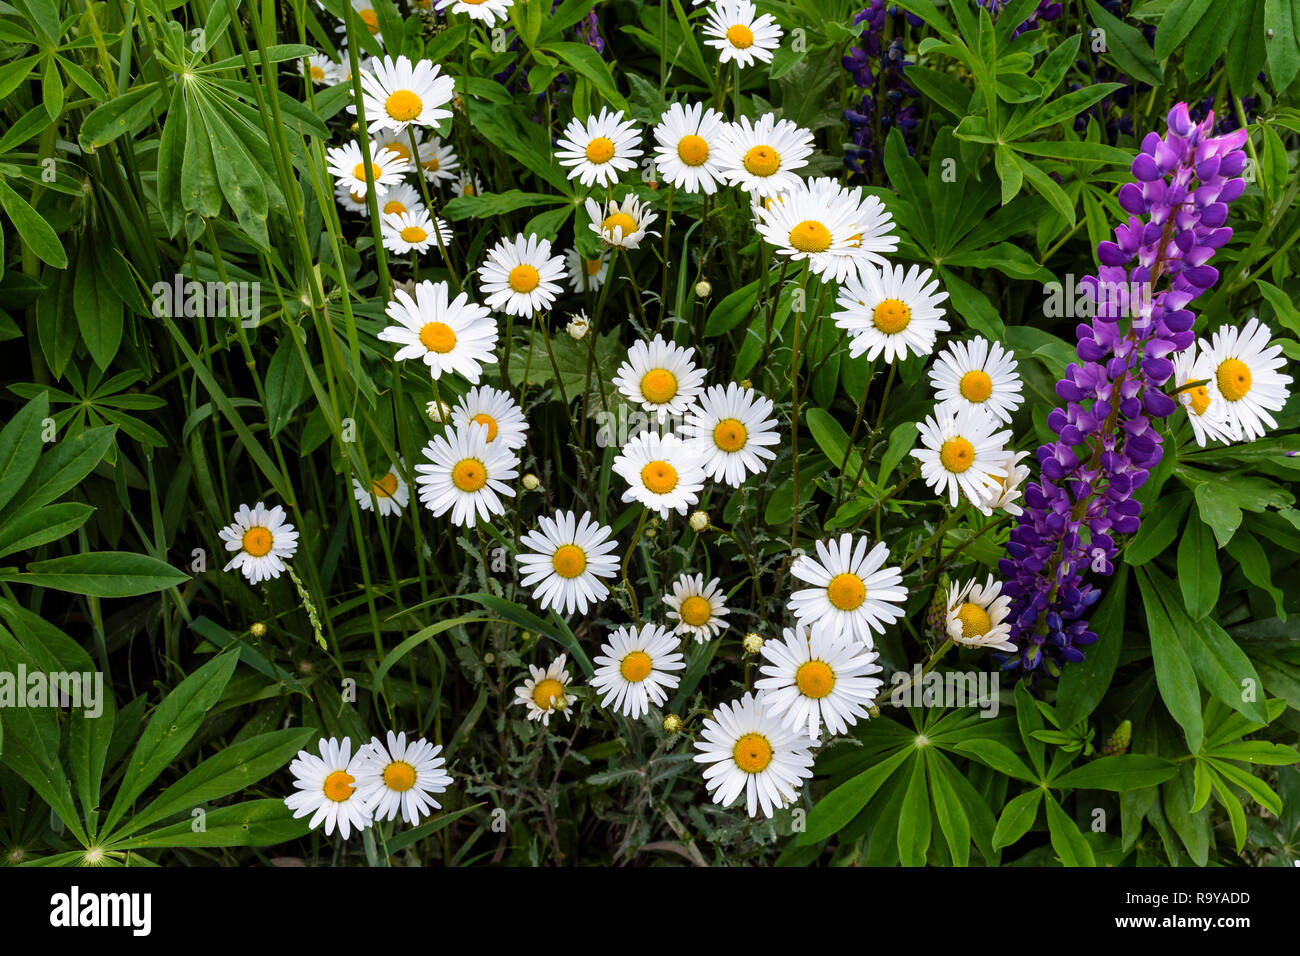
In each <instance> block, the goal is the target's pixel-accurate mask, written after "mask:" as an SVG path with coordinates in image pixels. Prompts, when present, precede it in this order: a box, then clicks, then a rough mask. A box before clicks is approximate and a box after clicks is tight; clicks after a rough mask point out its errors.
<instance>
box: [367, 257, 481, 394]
mask: <svg viewBox="0 0 1300 956" xmlns="http://www.w3.org/2000/svg"><path fill="white" fill-rule="evenodd" d="M386 312H387V314H388V317H389V318H390V319H392V320H393V321H394V322H396V323H397V324H396V325H390V326H388V327H387V328H385V329H384V330H383V331H382V332H380V333H379V336H378V338H379V341H381V342H394V343H396V344H398V345H400V346H401V348H400V349H398V350H397V354H396V355H394V356H393V360H394V361H396V362H405V361H408V360H410V359H420V360H422V361H423V362H424V364H425V365H427V366H429V374H430V375H431V376H432V377H433V378H434V379H438V378H441V377H442V376H443V375H445V374H446V373H448V372H455V373H456V374H458V375H460V376H461V377H462V378H464V379H465V381H467V382H469V383H470V384H476V383H477V382H478V380H479V376H480V374H482V371H483V366H484V365H488V364H496V361H497V356H496V344H497V324H496V321H495V320H494V319H493V318H492V314H491V313H490V312H489V311H488V310H487V309H486V308H484V307H483V306H481V305H475V304H474V303H472V302H470V301H469V296H468V295H466V294H465V293H464V292H462V293H460V294H459V295H457V296H456V298H455V299H451V300H450V301H449V300H448V288H447V283H445V282H429V281H428V280H427V279H426V280H425V281H423V282H420V283H419V284H418V285H416V287H415V295H414V296H412V295H411V294H410V293H408V292H407V291H406V290H405V289H396V290H394V292H393V300H392V301H391V302H389V303H388V308H387V310H386Z"/></svg>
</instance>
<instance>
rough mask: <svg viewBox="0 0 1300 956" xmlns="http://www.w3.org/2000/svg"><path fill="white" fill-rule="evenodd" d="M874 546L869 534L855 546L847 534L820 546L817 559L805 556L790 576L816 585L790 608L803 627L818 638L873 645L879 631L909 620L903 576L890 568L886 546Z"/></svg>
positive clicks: (792, 600)
mask: <svg viewBox="0 0 1300 956" xmlns="http://www.w3.org/2000/svg"><path fill="white" fill-rule="evenodd" d="M869 547H870V542H869V541H868V540H867V538H866V536H865V535H864V536H863V537H861V538H859V539H858V541H857V543H856V545H855V544H854V541H853V535H851V534H849V533H848V532H847V531H846V532H845V533H844V534H842V535H840V537H839V540H838V541H837V540H835V539H832V540H830V541H818V542H817V543H816V551H817V557H816V558H813V557H812V556H811V555H807V554H804V555H800V556H799V557H798V558H796V559H795V561H794V563H793V564H792V565H790V573H791V574H793V575H794V576H795V577H796V578H798V579H799V580H800V581H804V582H806V583H808V584H811V585H812V587H810V588H802V589H800V590H798V591H795V592H794V593H793V594H791V595H790V601H789V604H788V605H787V606H788V607H789V608H790V610H791V611H792V612H793V613H794V616H795V617H796V618H797V619H798V621H799V623H800V624H801V625H804V626H805V627H810V628H812V631H813V633H815V634H823V633H825V634H829V635H830V636H831V637H832V638H838V639H839V640H843V641H848V640H854V641H857V642H859V643H861V644H866V645H868V646H870V645H872V644H873V643H874V641H873V639H872V636H871V632H872V630H873V629H874V630H875V631H877V632H879V633H881V634H884V633H885V625H886V624H891V623H893V622H894V621H895V620H897V619H898V618H900V617H902V616H903V609H902V608H901V607H899V606H898V605H900V604H902V603H903V602H904V601H906V600H907V591H906V589H904V588H903V587H902V583H903V574H902V572H901V571H899V569H898V568H896V567H888V568H887V567H884V564H885V562H886V561H888V560H889V548H888V547H886V546H885V544H884V542H880V543H878V544H877V545H876V546H875V547H874V548H871V550H870V551H868V550H867V549H868V548H869Z"/></svg>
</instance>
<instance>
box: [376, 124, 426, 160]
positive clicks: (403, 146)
mask: <svg viewBox="0 0 1300 956" xmlns="http://www.w3.org/2000/svg"><path fill="white" fill-rule="evenodd" d="M412 136H414V137H415V145H416V147H417V148H419V146H420V145H421V144H422V143H423V142H424V130H423V129H421V128H420V127H418V126H412V127H409V128H407V129H404V130H395V129H381V130H379V131H378V132H377V133H375V135H374V140H373V142H374V145H375V149H377V150H379V149H386V150H388V151H389V152H393V153H396V154H397V155H398V156H401V157H402V158H403V159H404V160H406V163H407V165H408V166H410V167H411V168H412V169H414V168H415V162H414V159H413V156H414V154H413V153H412V152H411V137H412Z"/></svg>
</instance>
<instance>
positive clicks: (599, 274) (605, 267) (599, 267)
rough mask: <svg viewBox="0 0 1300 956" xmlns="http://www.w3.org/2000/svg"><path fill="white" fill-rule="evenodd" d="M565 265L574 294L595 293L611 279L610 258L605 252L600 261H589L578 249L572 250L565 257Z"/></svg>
mask: <svg viewBox="0 0 1300 956" xmlns="http://www.w3.org/2000/svg"><path fill="white" fill-rule="evenodd" d="M564 265H565V269H566V271H567V275H568V279H569V285H570V286H572V287H573V291H574V292H595V291H596V290H597V289H599V288H600V287H601V286H603V285H604V284H605V280H606V279H607V278H608V277H609V257H608V256H607V255H606V254H605V253H603V252H602V253H601V254H600V258H599V259H587V258H585V257H584V256H583V255H582V253H581V252H579V251H578V250H577V249H570V250H569V251H568V252H567V253H565V255H564Z"/></svg>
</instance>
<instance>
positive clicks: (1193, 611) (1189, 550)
mask: <svg viewBox="0 0 1300 956" xmlns="http://www.w3.org/2000/svg"><path fill="white" fill-rule="evenodd" d="M1182 530H1183V533H1182V537H1181V539H1180V540H1179V542H1178V586H1179V588H1181V590H1182V592H1183V606H1184V607H1185V608H1186V609H1187V613H1188V614H1189V615H1191V617H1192V619H1193V620H1196V621H1199V620H1201V619H1202V618H1203V617H1205V616H1206V615H1207V614H1209V613H1210V611H1212V610H1214V605H1215V604H1216V603H1217V602H1218V600H1219V586H1220V584H1221V583H1222V580H1223V578H1222V575H1221V574H1220V572H1219V556H1218V555H1217V554H1216V553H1215V547H1214V536H1213V534H1212V533H1211V532H1210V529H1209V527H1208V526H1207V525H1206V524H1205V522H1203V521H1188V522H1187V523H1186V524H1184V525H1183V529H1182Z"/></svg>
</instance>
